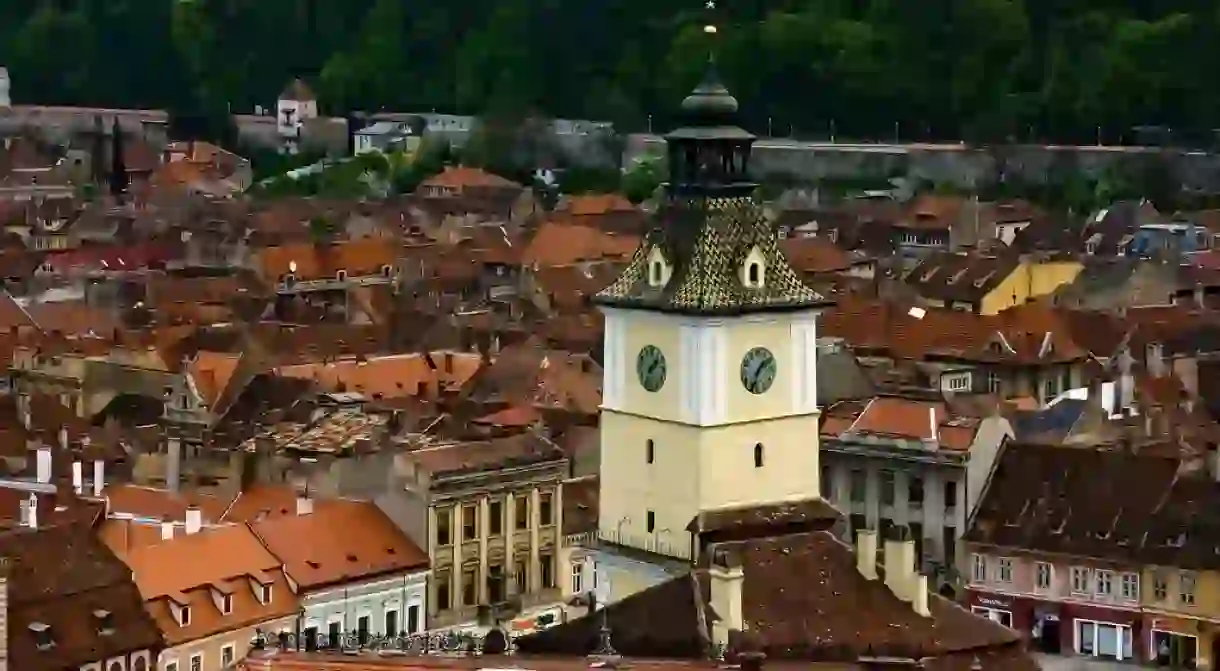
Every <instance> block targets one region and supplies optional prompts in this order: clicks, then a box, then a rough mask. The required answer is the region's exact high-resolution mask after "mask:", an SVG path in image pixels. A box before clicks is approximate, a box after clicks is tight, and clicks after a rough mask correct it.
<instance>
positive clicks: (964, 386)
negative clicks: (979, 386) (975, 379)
mask: <svg viewBox="0 0 1220 671" xmlns="http://www.w3.org/2000/svg"><path fill="white" fill-rule="evenodd" d="M945 386H947V387H948V388H949V391H970V374H969V373H967V374H965V375H961V374H958V375H948V376H946V377H945Z"/></svg>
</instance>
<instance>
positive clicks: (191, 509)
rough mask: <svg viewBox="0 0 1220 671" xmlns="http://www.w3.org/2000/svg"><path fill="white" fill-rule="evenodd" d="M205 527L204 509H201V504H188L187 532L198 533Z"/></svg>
mask: <svg viewBox="0 0 1220 671" xmlns="http://www.w3.org/2000/svg"><path fill="white" fill-rule="evenodd" d="M202 528H203V511H201V510H199V506H187V509H186V533H188V534H197V533H199V530H200V529H202Z"/></svg>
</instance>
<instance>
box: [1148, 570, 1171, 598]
mask: <svg viewBox="0 0 1220 671" xmlns="http://www.w3.org/2000/svg"><path fill="white" fill-rule="evenodd" d="M1152 598H1154V599H1156V600H1157V601H1164V600H1165V599H1168V598H1169V581H1168V580H1167V579H1166V578H1165V575H1164V574H1162V573H1157V574H1156V575H1154V576H1152Z"/></svg>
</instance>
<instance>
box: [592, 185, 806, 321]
mask: <svg viewBox="0 0 1220 671" xmlns="http://www.w3.org/2000/svg"><path fill="white" fill-rule="evenodd" d="M656 248H659V249H660V250H661V252H662V254H663V255H664V258H665V261H666V263H668V264H669V266H670V269H671V274H670V277H669V280H668V282H666V283H665V284H664V285H663V286H659V287H658V286H653V285H652V284H651V283H650V282H649V276H648V265H649V257H650V256H651V254H652V251H653V249H656ZM755 248H757V249H758V251H759V253H760V254H761V256H762V260H763V272H764V274H763V284H762V286H760V287H757V288H753V287H748V286H746V285H745V283H743V282H742V275H741V273H740V270H741V268H742V265H743V264H744V263H745V261H746V257H747V256H748V255H749V254H750V252H751V251H752V250H753V249H755ZM594 301H595V302H596V303H597V304H599V305H605V306H608V307H624V308H637V309H650V310H659V311H663V312H677V313H684V314H696V315H723V314H741V313H747V312H762V311H773V310H797V309H803V308H811V307H817V306H821V305H825V304H827V303H828V301H827V300H826V299H825V298H824V297H823V296H821V295H820V294H819V293H817V292H816V291H814V290H813V289H810V288H809V287H807V286H805V284H804V283H803V282H802V281H801V279H800V276H799V275H798V273H797V272H796V271H795V270H793V269H792V266H791V265H789V264H788V260H787V259H786V258H784V255H783V252H781V251H780V248H779V244H778V241H777V239H776V234H775V231H774V230H772V228H771V226H770V225H769V224H768V223H767V221H766V219H765V218H764V217H763V212H762V208H761V207H760V206H759V205H758V203H757V202H756V201H755V200H754V198H753V197H752V196H736V197H711V198H701V197H697V196H696V197H690V198H674V197H671V198H670V199H668V201H667V202H666V203H665V205H664V206H663V207H662V209H661V211H660V212H659V213H658V215H657V218H656V225H655V226H654V228H653V229H652V231H651V232H650V233H649V234H648V235H647V236H646V237H645V238H644V240H643V241H642V242H641V244H640V247H639V249H637V250H636V252H635V255H634V256H633V257H632V259H631V261H630V262H629V263H628V264H627V267H626V269H625V270H624V271H623V274H622V275H621V276H620V277H619V278H618V279H617V280H615V281H614V282H613V283H611V284H610V286H608V287H606V288H605V289H603V290H602V291H601V292H599V293H598V294H597V296H596V297H595V298H594Z"/></svg>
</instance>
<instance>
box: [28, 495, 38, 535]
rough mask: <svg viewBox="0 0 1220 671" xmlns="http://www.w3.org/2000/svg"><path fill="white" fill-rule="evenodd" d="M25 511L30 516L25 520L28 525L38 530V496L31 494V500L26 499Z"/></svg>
mask: <svg viewBox="0 0 1220 671" xmlns="http://www.w3.org/2000/svg"><path fill="white" fill-rule="evenodd" d="M25 509H26V512H27V513H28V515H27V516H26V518H25V521H26V525H27V526H28V527H30V528H31V529H37V528H38V495H37V494H35V493H34V492H30V498H28V499H26V502H25Z"/></svg>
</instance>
